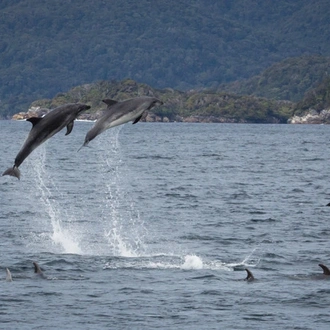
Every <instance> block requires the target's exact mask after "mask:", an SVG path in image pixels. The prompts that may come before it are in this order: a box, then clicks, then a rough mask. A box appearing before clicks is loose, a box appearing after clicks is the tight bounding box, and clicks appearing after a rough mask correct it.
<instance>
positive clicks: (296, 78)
mask: <svg viewBox="0 0 330 330" xmlns="http://www.w3.org/2000/svg"><path fill="white" fill-rule="evenodd" d="M329 74H330V57H324V56H301V57H292V58H288V59H285V60H283V61H281V62H278V63H275V64H273V65H272V66H270V67H269V68H267V69H266V70H264V71H263V72H261V74H260V75H257V76H254V77H252V78H250V79H245V80H239V81H235V82H233V83H229V84H224V85H222V86H221V87H220V88H219V89H220V90H223V91H229V92H231V93H236V94H240V95H255V96H262V97H266V98H269V99H275V100H290V101H293V102H297V101H300V100H301V99H302V98H303V97H304V95H305V93H306V92H307V91H308V90H311V89H313V88H315V87H317V86H318V85H319V84H320V83H321V82H322V81H323V80H324V79H326V78H327V77H328V76H329Z"/></svg>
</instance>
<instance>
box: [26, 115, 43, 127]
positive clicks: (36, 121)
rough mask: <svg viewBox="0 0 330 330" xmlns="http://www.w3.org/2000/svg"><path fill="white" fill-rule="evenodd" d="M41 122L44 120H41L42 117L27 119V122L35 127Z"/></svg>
mask: <svg viewBox="0 0 330 330" xmlns="http://www.w3.org/2000/svg"><path fill="white" fill-rule="evenodd" d="M40 120H42V118H40V117H31V118H27V119H26V121H29V122H30V123H31V124H32V126H33V127H34V126H35V125H37V124H38V123H39V121H40Z"/></svg>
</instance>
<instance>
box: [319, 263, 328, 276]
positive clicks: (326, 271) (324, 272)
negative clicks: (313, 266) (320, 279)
mask: <svg viewBox="0 0 330 330" xmlns="http://www.w3.org/2000/svg"><path fill="white" fill-rule="evenodd" d="M319 266H320V267H321V268H322V269H323V275H330V270H329V268H328V267H327V266H325V265H323V264H319Z"/></svg>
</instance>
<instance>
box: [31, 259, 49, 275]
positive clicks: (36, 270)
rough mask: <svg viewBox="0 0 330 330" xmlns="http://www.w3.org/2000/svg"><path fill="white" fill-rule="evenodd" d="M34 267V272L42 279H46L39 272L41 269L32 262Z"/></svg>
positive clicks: (41, 272)
mask: <svg viewBox="0 0 330 330" xmlns="http://www.w3.org/2000/svg"><path fill="white" fill-rule="evenodd" d="M33 265H34V272H35V273H36V274H37V275H39V276H40V277H42V278H46V276H45V275H44V273H43V271H42V270H41V268H40V267H39V265H38V264H37V263H36V262H35V261H34V262H33Z"/></svg>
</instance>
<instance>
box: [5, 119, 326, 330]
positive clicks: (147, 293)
mask: <svg viewBox="0 0 330 330" xmlns="http://www.w3.org/2000/svg"><path fill="white" fill-rule="evenodd" d="M91 126H92V123H86V122H77V123H75V127H74V129H73V131H72V133H71V134H70V135H69V136H64V134H65V131H63V132H60V133H59V134H57V135H55V136H54V137H53V138H51V139H50V140H49V141H47V142H46V143H45V144H44V145H42V146H41V147H39V148H37V149H36V150H35V151H34V152H33V153H32V154H31V155H30V156H29V157H28V158H27V159H26V160H25V161H24V163H23V164H22V165H21V166H20V169H21V180H20V181H19V180H17V179H16V178H13V177H8V176H5V177H1V181H0V194H1V195H0V197H1V199H0V207H1V209H0V247H1V257H0V258H1V260H0V305H1V308H0V324H1V328H3V329H55V328H56V329H110V328H111V329H157V328H160V329H165V328H166V329H248V328H250V329H293V328H295V329H316V328H317V329H328V328H329V326H330V309H329V303H330V277H329V278H328V277H326V276H324V275H322V270H321V268H320V267H319V266H318V264H319V263H324V264H326V265H328V266H329V267H330V241H329V237H330V222H329V219H330V217H329V213H330V208H329V207H327V206H326V205H327V203H329V202H330V190H329V186H330V183H329V173H330V169H329V164H330V152H329V150H330V126H318V125H314V126H309V125H306V126H294V125H243V124H242V125H236V124H228V125H226V124H182V123H178V124H174V123H172V124H156V123H154V124H147V123H138V124H137V125H134V126H133V125H131V124H126V125H124V126H121V127H117V128H115V129H111V130H108V131H106V132H105V133H103V134H101V135H100V136H98V137H97V138H96V139H95V140H93V141H92V142H91V143H90V147H89V148H83V149H82V150H80V151H79V152H77V150H78V148H79V147H80V146H81V145H82V143H83V140H84V136H85V134H86V132H87V131H88V129H89V128H90V127H91ZM29 130H30V124H29V123H27V122H14V121H0V137H1V141H0V148H1V158H0V165H1V169H2V170H1V172H3V171H4V170H5V169H7V168H8V167H9V166H12V165H13V161H14V158H15V156H16V154H17V152H18V151H19V149H20V147H21V145H22V143H23V142H24V139H25V138H26V136H27V134H28V132H29ZM33 261H36V262H38V263H39V265H40V266H41V268H42V269H43V271H44V274H45V275H46V278H41V277H40V276H37V275H36V274H34V272H33V264H32V262H33ZM7 267H8V268H9V269H10V271H11V273H12V277H13V282H6V281H5V278H6V271H5V270H6V268H7ZM245 268H249V269H250V270H251V271H252V272H253V274H254V277H255V281H253V282H246V281H244V278H245V277H246V272H245ZM1 274H2V275H1Z"/></svg>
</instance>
